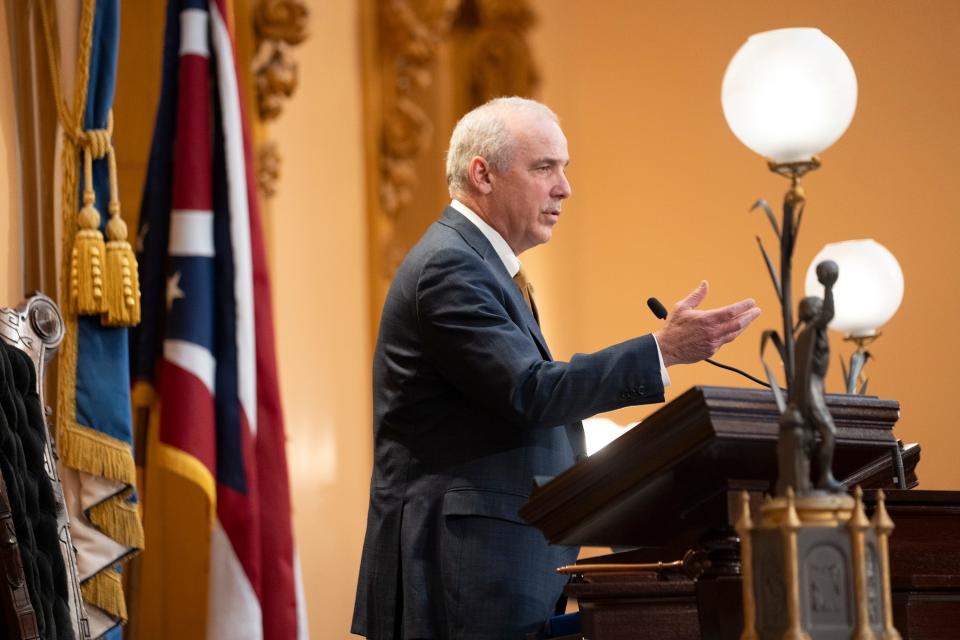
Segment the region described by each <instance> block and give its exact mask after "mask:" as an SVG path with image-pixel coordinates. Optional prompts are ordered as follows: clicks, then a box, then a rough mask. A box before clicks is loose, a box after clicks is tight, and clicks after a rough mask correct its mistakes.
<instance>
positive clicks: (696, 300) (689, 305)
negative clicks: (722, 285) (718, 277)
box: [673, 280, 710, 311]
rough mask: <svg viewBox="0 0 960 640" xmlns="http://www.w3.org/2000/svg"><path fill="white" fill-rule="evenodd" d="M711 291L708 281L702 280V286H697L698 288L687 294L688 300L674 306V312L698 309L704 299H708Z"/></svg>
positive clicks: (685, 299)
mask: <svg viewBox="0 0 960 640" xmlns="http://www.w3.org/2000/svg"><path fill="white" fill-rule="evenodd" d="M709 289H710V285H709V284H708V283H707V281H706V280H701V281H700V284H698V285H697V288H696V289H694V290H693V291H691V292H690V293H689V294H687V297H686V298H684V299H683V300H681V301H679V302H678V303H677V304H675V305H673V309H674V311H683V310H684V309H696V308H697V305H699V304H700V303H701V302H703V299H704V298H706V297H707V291H709Z"/></svg>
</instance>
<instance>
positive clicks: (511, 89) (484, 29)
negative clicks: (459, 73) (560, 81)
mask: <svg viewBox="0 0 960 640" xmlns="http://www.w3.org/2000/svg"><path fill="white" fill-rule="evenodd" d="M476 13H477V19H478V22H479V26H478V30H477V34H476V37H475V40H474V44H473V52H472V55H471V60H470V64H469V66H468V70H469V71H470V73H471V76H470V96H471V98H472V99H473V101H474V102H475V103H476V104H482V103H484V102H486V101H487V100H490V99H491V98H496V97H497V96H503V95H530V94H531V93H532V92H533V90H534V89H535V88H536V86H537V84H539V82H540V76H539V73H538V71H537V68H536V65H535V64H534V61H533V55H532V53H531V51H530V47H529V45H528V44H527V40H526V36H527V31H529V29H530V27H532V26H533V24H534V23H535V22H536V20H535V18H534V14H533V10H532V9H531V8H530V6H529V4H528V3H527V2H525V1H518V0H476Z"/></svg>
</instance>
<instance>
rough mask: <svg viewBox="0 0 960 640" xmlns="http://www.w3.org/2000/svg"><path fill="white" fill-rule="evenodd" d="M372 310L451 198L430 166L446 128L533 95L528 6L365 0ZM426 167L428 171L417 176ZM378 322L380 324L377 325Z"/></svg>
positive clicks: (480, 0) (515, 0)
mask: <svg viewBox="0 0 960 640" xmlns="http://www.w3.org/2000/svg"><path fill="white" fill-rule="evenodd" d="M364 7H365V8H366V9H367V13H366V16H367V20H366V21H365V22H364V28H365V29H366V30H367V32H366V33H367V36H368V37H367V38H366V45H367V54H368V55H367V58H366V67H365V69H366V71H365V72H366V73H367V74H369V76H370V77H371V78H374V79H375V80H376V81H375V82H371V83H369V84H367V85H366V91H367V95H366V97H367V100H368V102H367V106H368V111H367V112H368V117H369V118H370V128H369V129H368V132H369V133H368V135H370V136H371V137H370V138H369V139H368V142H369V143H370V147H369V148H370V149H372V150H373V152H374V153H375V157H374V158H372V159H371V160H372V161H371V163H370V164H369V165H368V171H369V172H370V175H369V183H368V184H369V187H370V191H369V195H370V205H369V206H370V226H371V274H372V277H373V282H372V287H373V289H372V301H373V307H374V308H375V309H379V306H380V302H381V301H382V299H383V296H384V295H385V294H386V290H387V286H388V285H389V282H390V279H391V277H392V276H393V273H394V272H395V270H396V268H397V266H398V265H399V264H400V262H401V260H402V259H403V256H404V255H405V254H406V253H407V251H408V250H409V248H410V243H411V242H412V241H413V240H414V239H415V238H416V237H417V236H419V233H420V231H421V230H422V228H424V227H426V226H427V225H428V224H429V223H430V221H432V220H433V219H434V217H435V215H436V211H435V210H433V207H432V206H427V207H422V208H421V205H424V204H428V203H430V204H434V203H438V202H440V201H442V198H445V197H446V193H445V190H443V192H441V190H442V189H443V185H444V181H443V180H442V175H440V174H439V173H438V172H441V171H442V170H443V169H442V166H440V165H439V164H436V165H435V164H434V161H435V160H436V159H438V157H439V156H440V155H441V154H440V152H441V151H442V150H443V148H444V146H445V142H446V141H445V136H446V134H447V133H448V132H446V131H444V132H442V133H443V135H442V136H441V135H439V134H440V132H437V131H435V129H436V127H438V126H439V127H444V128H446V127H448V126H450V125H451V124H452V122H455V121H456V120H457V119H458V118H459V117H460V116H461V115H462V114H463V113H464V112H465V111H467V110H469V109H471V108H473V107H474V106H476V105H478V104H480V103H482V102H485V101H486V100H487V99H489V98H491V97H494V96H497V95H505V94H511V95H512V94H521V95H530V93H531V92H532V90H533V88H534V86H535V85H536V83H537V72H536V69H535V66H534V64H533V62H532V55H531V52H530V49H529V47H528V46H527V43H526V41H525V37H526V33H527V30H528V29H529V28H530V27H531V26H532V25H533V23H534V21H535V20H534V14H533V12H532V10H531V9H530V7H529V5H528V3H527V1H526V0H365V2H364ZM425 171H430V172H431V173H430V174H429V175H421V174H420V172H425ZM375 322H376V318H374V324H375Z"/></svg>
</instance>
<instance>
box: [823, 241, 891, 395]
mask: <svg viewBox="0 0 960 640" xmlns="http://www.w3.org/2000/svg"><path fill="white" fill-rule="evenodd" d="M823 260H833V261H834V262H836V263H837V265H838V266H839V268H840V277H839V279H838V280H837V283H836V285H835V286H834V288H833V295H834V301H835V303H834V304H835V313H834V317H833V320H832V321H831V322H830V328H831V329H833V330H835V331H839V332H840V333H842V334H844V336H845V337H846V339H847V340H849V341H851V342H854V343H855V344H856V345H857V347H856V350H855V351H854V353H853V355H852V356H851V358H850V364H849V367H846V368H845V370H844V378H845V380H846V383H847V393H856V392H857V388H858V386H859V387H860V392H861V393H863V392H865V391H866V382H867V380H866V378H864V377H863V375H862V374H863V367H864V365H865V364H866V362H867V360H868V359H869V358H870V357H871V356H870V352H868V351H867V350H866V349H865V347H866V345H868V344H870V343H871V342H873V341H874V340H875V339H876V338H877V337H879V335H880V333H879V329H880V327H882V326H883V325H884V324H886V323H887V321H889V320H890V318H892V317H893V314H895V313H896V312H897V309H898V308H900V302H901V301H902V300H903V271H902V270H901V269H900V263H899V262H897V259H896V258H895V257H894V255H893V254H892V253H890V251H889V250H888V249H887V248H886V247H884V246H883V245H882V244H880V243H879V242H876V241H875V240H847V241H844V242H834V243H831V244H828V245H826V246H825V247H823V249H821V250H820V253H818V254H817V256H816V257H815V258H814V259H813V262H811V263H810V267H809V268H808V269H807V278H806V293H807V295H808V296H817V297H823V286H822V285H820V283H819V282H817V277H816V273H815V270H816V265H818V264H819V263H820V262H822V261H823Z"/></svg>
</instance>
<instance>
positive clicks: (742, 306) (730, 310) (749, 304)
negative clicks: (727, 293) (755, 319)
mask: <svg viewBox="0 0 960 640" xmlns="http://www.w3.org/2000/svg"><path fill="white" fill-rule="evenodd" d="M756 308H757V303H756V301H755V300H754V299H753V298H746V299H744V300H741V301H740V302H734V303H733V304H729V305H727V306H725V307H718V308H716V309H710V310H708V311H704V312H703V313H704V315H707V316H709V320H711V321H713V322H726V321H727V320H731V319H733V318H738V317H740V316H742V315H743V314H745V313H749V312H750V311H751V310H753V309H756Z"/></svg>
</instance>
